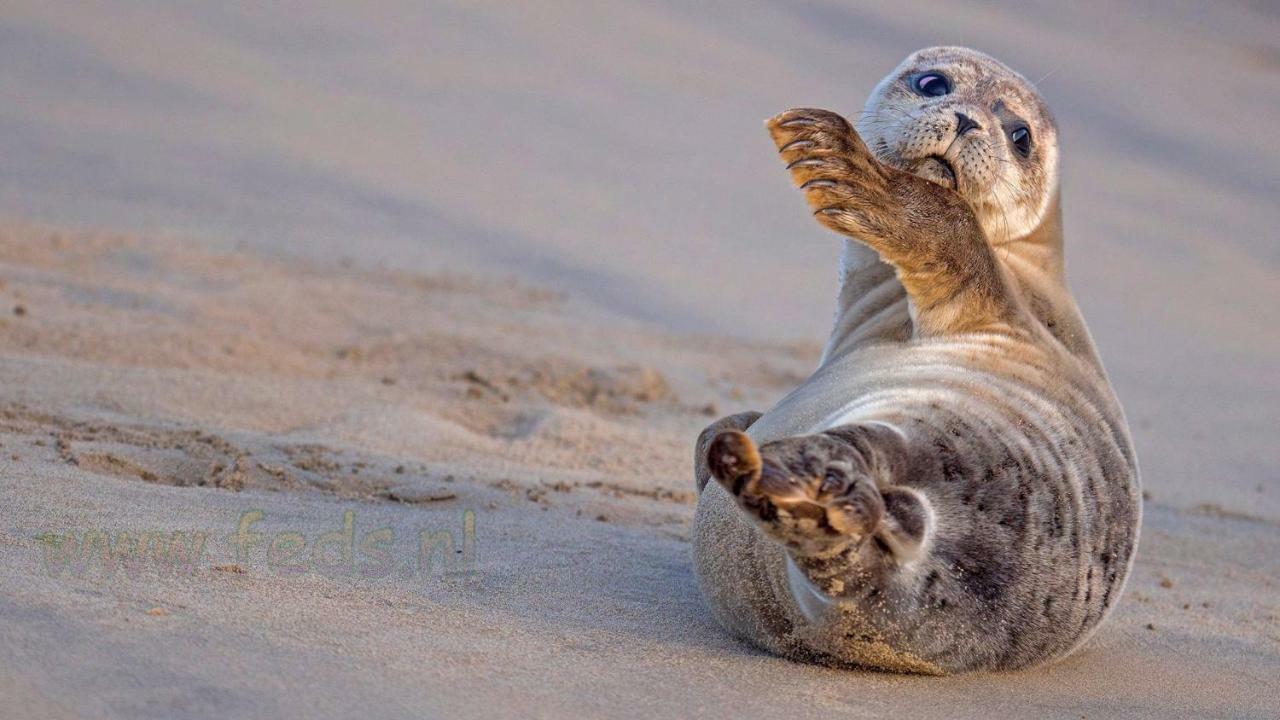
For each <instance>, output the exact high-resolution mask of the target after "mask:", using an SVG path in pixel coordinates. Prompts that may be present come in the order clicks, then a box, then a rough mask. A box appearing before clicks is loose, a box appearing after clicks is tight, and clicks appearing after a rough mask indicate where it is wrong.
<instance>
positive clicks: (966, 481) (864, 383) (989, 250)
mask: <svg viewBox="0 0 1280 720" xmlns="http://www.w3.org/2000/svg"><path fill="white" fill-rule="evenodd" d="M767 127H768V130H769V133H770V135H771V136H772V139H773V141H774V143H775V144H776V145H777V148H778V152H779V153H780V155H781V157H782V160H783V162H784V163H785V164H786V167H787V170H788V171H789V172H790V174H791V177H792V179H793V180H794V182H795V183H796V184H797V185H798V186H799V187H800V189H801V191H802V192H803V194H804V197H805V199H806V200H807V201H808V203H809V206H810V207H811V208H812V209H813V213H814V217H815V218H817V220H818V221H819V222H820V223H821V224H823V225H824V226H826V227H828V228H830V229H832V230H835V231H836V232H838V233H840V234H842V235H845V236H846V237H847V238H848V240H846V247H845V250H844V253H843V256H842V258H841V289H840V294H839V299H838V303H837V305H838V309H837V313H836V319H835V324H834V328H833V330H832V333H831V336H830V339H829V341H828V343H827V345H826V348H825V350H824V353H823V356H822V360H821V363H820V366H819V367H818V369H817V370H816V371H815V372H814V374H813V375H812V376H811V377H810V378H809V379H808V380H807V381H806V382H804V383H803V384H802V385H801V386H800V387H799V388H797V389H796V390H794V391H793V392H791V393H790V394H789V395H787V396H786V397H785V398H783V399H782V400H781V401H780V402H779V403H778V404H777V405H776V406H774V407H773V408H772V409H770V410H769V411H768V412H767V413H764V414H763V415H762V414H761V413H758V412H748V413H741V414H738V415H733V416H730V417H726V418H723V419H721V420H719V421H717V422H715V423H713V424H712V425H710V426H709V427H708V428H707V429H706V430H704V431H703V432H702V434H701V436H700V437H699V438H698V441H697V446H696V450H695V467H696V482H697V486H698V489H699V499H698V509H697V513H696V516H695V521H694V541H693V543H694V565H695V569H696V573H697V577H698V582H699V586H700V588H701V589H702V592H703V594H704V596H705V597H706V598H707V601H708V603H709V604H710V606H711V609H712V612H713V613H714V615H715V616H716V618H717V619H718V620H719V621H720V622H721V623H722V624H723V625H724V626H725V627H726V628H728V629H729V630H730V631H731V632H733V633H734V634H735V635H737V636H739V637H741V638H743V639H745V640H747V641H749V642H751V643H754V644H755V645H758V646H760V647H763V648H766V649H768V650H770V651H772V652H775V653H778V654H781V655H785V656H788V657H792V658H796V659H802V660H808V661H816V662H823V663H830V664H838V665H851V666H861V667H870V668H878V669H884V670H896V671H906V672H920V673H934V674H945V673H955V672H963V671H970V670H1011V669H1015V668H1021V667H1025V666H1028V665H1032V664H1034V663H1038V662H1043V661H1047V660H1051V659H1054V658H1059V657H1062V656H1064V655H1066V654H1068V653H1070V652H1071V651H1072V650H1074V649H1075V648H1077V647H1079V646H1080V645H1081V644H1082V643H1083V642H1084V641H1085V640H1086V639H1087V638H1088V637H1089V635H1090V634H1091V633H1092V632H1093V630H1095V629H1096V628H1097V627H1098V624H1099V623H1100V622H1101V621H1102V620H1103V618H1104V617H1105V616H1106V614H1107V612H1108V611H1109V610H1110V609H1111V608H1112V607H1114V605H1115V603H1116V600H1117V598H1118V597H1119V596H1120V593H1121V590H1122V588H1123V585H1124V581H1125V578H1126V576H1127V575H1128V572H1129V569H1130V566H1131V564H1132V562H1133V556H1134V549H1135V546H1136V542H1137V537H1138V528H1139V525H1140V521H1141V502H1140V490H1139V483H1138V468H1137V460H1136V458H1135V455H1134V451H1133V447H1132V442H1131V440H1130V438H1129V432H1128V428H1127V426H1126V423H1125V419H1124V414H1123V412H1122V410H1121V408H1120V405H1119V403H1118V401H1117V400H1116V398H1115V395H1114V393H1113V391H1112V389H1111V386H1110V383H1109V382H1108V380H1107V376H1106V373H1105V371H1104V370H1103V367H1102V364H1101V362H1100V360H1099V358H1098V355H1097V352H1096V351H1095V349H1094V345H1093V342H1092V340H1091V338H1090V336H1089V333H1088V331H1087V329H1086V327H1085V324H1084V321H1083V319H1082V318H1081V315H1080V312H1079V310H1078V308H1077V306H1076V304H1075V301H1074V300H1073V298H1072V296H1071V293H1070V291H1069V290H1068V288H1067V284H1066V280H1065V277H1064V272H1063V251H1062V248H1063V245H1062V222H1061V213H1060V209H1059V190H1058V144H1057V131H1056V128H1055V125H1054V121H1053V119H1052V117H1051V115H1050V114H1049V111H1048V108H1047V107H1046V106H1045V104H1044V102H1043V100H1042V99H1041V98H1040V96H1039V94H1038V93H1037V91H1036V90H1035V88H1034V87H1033V86H1032V84H1031V83H1029V82H1028V81H1027V80H1026V79H1025V78H1023V77H1022V76H1020V75H1018V74H1017V73H1015V72H1014V71H1012V70H1010V69H1009V68H1008V67H1006V66H1005V65H1003V64H1002V63H1000V62H998V61H996V60H995V59H993V58H991V57H989V56H987V55H984V54H982V53H979V52H976V51H973V50H970V49H967V48H959V47H938V48H930V49H926V50H921V51H919V52H916V53H914V54H912V55H911V56H910V57H908V58H907V59H906V60H905V61H904V62H903V63H902V64H901V65H899V66H898V68H897V69H895V70H894V71H893V72H892V73H890V74H889V75H888V76H887V77H886V78H885V79H884V80H883V81H882V82H881V83H880V84H879V85H878V86H877V87H876V88H875V90H874V91H873V92H872V94H871V96H870V98H869V99H868V100H867V103H866V106H865V108H864V110H863V112H862V114H861V115H860V116H859V118H858V120H857V123H856V128H855V127H854V125H853V124H851V123H849V122H848V121H846V120H845V119H844V118H842V117H840V116H839V115H837V114H835V113H832V112H828V111H825V110H816V109H797V110H790V111H788V112H785V113H783V114H781V115H778V116H777V117H775V118H773V119H771V120H769V121H768V123H767ZM711 480H715V482H710V481H711Z"/></svg>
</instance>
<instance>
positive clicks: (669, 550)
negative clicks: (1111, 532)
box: [0, 0, 1280, 718]
mask: <svg viewBox="0 0 1280 720" xmlns="http://www.w3.org/2000/svg"><path fill="white" fill-rule="evenodd" d="M276 8H277V9H275V10H273V11H261V12H258V13H256V14H250V13H249V11H247V10H241V9H230V8H225V7H223V6H222V5H221V4H208V3H191V4H186V5H179V4H171V3H165V4H151V3H134V2H123V3H121V2H116V3H109V4H96V3H42V2H25V1H24V0H18V1H17V2H14V3H10V4H7V6H6V10H5V13H4V14H3V16H0V100H2V101H3V102H0V212H2V213H4V214H6V215H7V219H4V220H3V221H0V716H2V717H58V716H69V717H79V716H89V717H99V716H101V717H159V718H172V717H213V716H217V717H300V718H312V717H328V716H339V715H345V716H351V715H358V716H362V717H406V716H414V717H422V716H427V717H435V716H440V717H530V716H535V717H536V716H558V717H563V716H583V717H595V716H608V717H666V716H707V717H722V716H730V715H732V716H748V717H756V716H759V717H792V716H795V717H823V718H830V717H832V716H840V717H844V716H850V717H883V716H887V715H890V714H894V713H900V714H905V713H910V715H911V716H912V717H921V718H931V717H938V718H955V717H1054V718H1056V717H1062V718H1079V717H1089V718H1100V717H1151V718H1175V717H1232V718H1236V717H1258V718H1269V717H1275V716H1276V715H1277V710H1278V709H1280V679H1278V678H1280V587H1277V585H1278V584H1280V452H1278V451H1277V449H1276V443H1275V440H1274V438H1275V431H1276V428H1277V425H1278V423H1277V405H1278V404H1280V362H1278V359H1280V336H1277V333H1276V332H1275V328H1276V321H1277V307H1280V279H1278V277H1277V264H1278V263H1280V256H1277V254H1276V248H1277V247H1278V245H1277V243H1276V239H1277V237H1276V232H1277V231H1276V228H1277V227H1280V217H1278V213H1277V208H1276V203H1275V197H1277V195H1280V182H1278V180H1277V177H1278V174H1277V171H1276V169H1275V168H1276V167H1278V166H1280V157H1277V152H1276V148H1275V144H1274V139H1273V138H1270V137H1269V133H1268V128H1270V127H1272V126H1274V125H1275V124H1276V123H1277V122H1280V105H1277V103H1276V98H1277V97H1280V49H1277V47H1276V45H1275V38H1276V37H1280V19H1278V18H1277V14H1276V13H1275V11H1274V8H1271V7H1270V6H1268V5H1265V4H1249V3H1220V4H1215V5H1214V6H1213V10H1212V12H1210V11H1209V10H1208V9H1205V8H1197V7H1194V6H1190V5H1182V4H1168V3H1161V4H1153V5H1149V6H1148V5H1143V4H1141V3H1139V4H1131V5H1128V6H1126V8H1124V9H1123V10H1122V9H1117V8H1112V7H1108V6H1106V5H1103V4H1097V5H1096V6H1089V5H1088V4H1085V5H1084V6H1081V5H1073V6H1072V7H1070V8H1066V7H1059V4H1052V3H1047V4H1044V5H1036V6H1031V7H1019V8H1016V9H1015V8H1013V7H999V6H998V5H996V6H993V5H988V4H983V5H977V6H955V5H950V4H947V5H943V4H940V3H939V4H934V3H920V4H918V5H916V6H915V7H913V8H912V9H911V10H909V11H908V10H885V9H876V8H872V7H857V6H846V5H828V4H825V3H812V4H809V3H806V4H782V3H779V4H765V5H760V6H756V7H753V8H752V11H751V12H747V11H744V10H741V9H738V8H713V7H707V6H699V8H698V9H692V8H688V7H684V6H683V5H681V4H675V3H673V4H670V5H663V4H648V3H646V4H640V3H615V2H600V3H590V4H579V5H574V6H555V5H543V4H538V5H536V6H535V5H532V4H530V5H526V4H523V3H518V4H517V3H511V4H502V3H495V4H493V5H492V6H486V5H484V4H481V3H475V4H468V5H462V6H457V5H450V4H446V5H433V6H431V7H430V8H428V9H422V8H420V7H418V5H417V4H415V3H404V4H403V5H395V6H393V5H391V4H380V6H379V8H380V9H379V11H377V12H373V11H368V10H365V9H361V8H359V7H357V6H356V5H354V4H353V5H352V6H350V7H348V8H345V9H343V8H338V9H334V8H327V9H321V8H316V7H310V6H304V5H302V4H292V5H289V4H281V5H277V6H276ZM938 42H959V43H964V44H970V45H973V46H975V47H979V48H982V49H986V50H988V51H990V52H992V53H993V54H995V55H997V56H999V57H1001V58H1003V59H1005V60H1007V61H1008V62H1010V64H1012V65H1014V66H1015V67H1018V68H1019V69H1022V70H1024V71H1025V72H1026V74H1027V75H1028V76H1030V77H1032V78H1033V79H1036V78H1038V77H1040V76H1042V75H1045V74H1050V77H1047V78H1045V80H1044V82H1043V83H1042V87H1043V88H1044V92H1045V94H1046V95H1047V96H1048V98H1049V101H1050V104H1051V106H1053V107H1054V108H1055V109H1056V110H1057V112H1058V115H1059V121H1060V123H1061V125H1062V127H1063V132H1062V134H1063V137H1064V141H1065V143H1066V147H1067V151H1066V152H1067V155H1066V168H1065V171H1066V173H1067V176H1066V180H1065V191H1066V203H1065V205H1066V217H1067V226H1068V242H1069V244H1070V248H1069V257H1070V260H1071V277H1072V279H1073V283H1074V285H1075V287H1076V290H1077V295H1078V296H1079V298H1080V300H1081V303H1082V304H1083V305H1084V308H1085V312H1086V315H1087V317H1088V319H1089V320H1090V323H1091V327H1092V328H1093V329H1094V332H1095V335H1096V336H1097V339H1098V341H1099V344H1100V346H1101V349H1102V353H1103V356H1104V358H1105V360H1106V361H1107V363H1108V366H1109V368H1110V369H1111V371H1112V374H1113V376H1114V379H1115V383H1116V386H1117V389H1118V391H1119V394H1120V396H1121V399H1122V401H1124V403H1125V405H1126V408H1127V409H1128V412H1129V416H1130V419H1131V421H1132V423H1133V426H1134V433H1135V437H1136V440H1137V445H1138V450H1139V455H1140V458H1141V461H1142V466H1143V470H1144V482H1145V485H1146V488H1147V489H1148V491H1149V493H1150V500H1149V501H1148V503H1147V505H1146V518H1145V522H1146V524H1145V527H1144V532H1143V537H1142V543H1141V546H1140V548H1139V556H1138V562H1137V565H1136V568H1135V572H1134V575H1133V577H1132V579H1131V581H1130V583H1129V586H1128V589H1127V591H1126V594H1125V597H1124V599H1123V600H1122V601H1121V604H1120V606H1119V608H1118V609H1117V611H1116V612H1115V614H1114V615H1113V616H1112V618H1111V620H1110V621H1109V622H1108V624H1106V625H1105V626H1104V627H1103V628H1102V630H1101V631H1100V632H1099V633H1098V635H1097V636H1096V637H1095V639H1094V640H1093V641H1091V642H1090V644H1089V645H1088V646H1087V647H1086V649H1085V650H1084V651H1083V652H1081V653H1079V654H1077V655H1075V656H1073V657H1071V658H1069V659H1067V660H1064V661H1062V662H1060V663H1057V664H1055V665H1053V666H1050V667H1046V668H1039V669H1034V670H1030V671H1025V672H1021V673H1015V674H1008V675H977V676H967V677H959V678H943V679H937V678H915V677H900V676H892V675H884V674H876V673H858V672H849V671H840V670H831V669H825V668H819V667H809V666H803V665H797V664H794V663H790V662H787V661H784V660H779V659H776V658H772V657H769V656H767V655H763V654H760V653H759V652H756V651H754V650H752V649H751V648H749V647H746V646H744V645H742V644H740V643H738V642H736V641H734V640H733V639H731V638H729V637H728V636H726V635H725V634H724V633H723V631H721V630H720V628H718V627H717V626H716V625H715V624H714V623H713V622H711V621H710V620H709V618H708V617H707V616H706V612H705V610H704V608H703V605H702V602H701V599H700V598H699V596H698V593H697V590H696V588H695V586H694V582H693V577H692V573H691V570H690V566H689V545H688V530H689V521H690V519H691V515H692V509H693V496H692V494H691V490H692V478H691V475H692V472H691V458H690V456H689V455H690V450H691V445H692V440H693V438H694V436H695V435H696V433H697V431H698V430H699V429H700V428H701V427H702V426H703V425H705V424H706V423H707V422H708V421H709V420H711V419H713V418H714V417H715V416H718V415H719V414H725V413H729V412H734V411H737V410H740V409H746V408H757V409H764V408H766V407H767V406H768V405H769V404H770V403H772V402H773V401H774V400H776V399H777V398H778V397H779V396H780V395H781V394H782V393H784V392H786V391H787V390H788V389H790V388H791V387H793V386H794V385H795V384H796V383H798V382H800V380H801V379H803V377H804V376H805V375H806V374H807V372H808V371H809V370H810V369H811V368H812V366H813V364H814V362H815V361H816V357H817V353H818V348H819V342H820V341H821V340H822V331H823V329H824V328H823V325H824V324H825V321H826V320H827V318H829V316H830V315H829V314H830V307H831V302H832V298H833V296H834V292H835V288H834V275H835V273H834V269H833V266H834V262H835V257H836V254H837V251H838V245H837V243H836V242H835V241H834V240H833V239H832V238H831V237H829V236H828V235H826V234H824V233H823V232H822V231H821V230H820V229H818V228H816V227H814V226H812V225H811V224H810V222H809V221H808V219H807V217H806V214H805V213H804V212H803V210H802V205H801V203H800V201H799V200H798V199H797V198H795V197H794V196H793V194H792V193H790V191H789V190H788V189H787V181H786V178H785V176H784V175H783V174H781V173H779V171H778V169H777V167H776V162H775V159H774V158H773V157H772V153H771V152H770V150H769V147H768V143H767V140H766V138H765V137H764V134H763V131H762V130H761V128H760V123H759V119H760V118H764V117H766V116H768V115H770V114H772V113H774V112H776V111H778V110H779V109H782V108H784V107H786V106H789V105H798V104H814V105H825V106H829V107H833V108H836V109H840V110H844V111H846V112H847V111H852V110H854V109H856V108H857V106H858V105H859V104H860V103H861V98H862V97H864V96H865V94H866V92H867V91H868V90H869V89H870V87H871V86H872V84H873V83H874V82H875V80H876V79H878V77H879V76H880V74H882V73H883V72H884V71H886V70H887V69H888V68H890V67H892V66H893V65H894V64H896V63H897V61H898V60H899V59H900V58H901V56H903V55H905V54H906V52H908V51H910V50H911V49H914V48H915V47H919V46H923V45H927V44H933V43H938ZM1117 67H1120V68H1122V69H1123V70H1122V71H1117ZM1206 108H1208V110H1206ZM85 228H88V229H85ZM761 288H767V290H766V291H762V290H761ZM253 510H260V511H261V512H262V513H263V516H262V519H261V520H260V521H258V522H257V523H256V524H255V525H253V526H252V528H251V532H253V533H257V534H258V535H260V536H261V538H262V542H261V543H260V544H258V545H256V546H254V548H253V551H252V552H251V553H250V554H249V555H248V556H245V557H237V556H236V553H235V550H234V546H233V545H232V543H231V542H230V540H229V536H231V535H232V534H233V533H235V531H236V528H237V524H238V523H239V522H240V520H241V518H242V516H243V515H244V513H246V512H250V511H253ZM347 511H351V512H352V522H353V526H352V531H351V533H352V534H351V536H352V538H353V544H354V545H355V546H356V548H355V551H354V552H353V556H354V559H355V561H356V562H357V563H358V564H359V568H364V569H365V570H366V571H367V570H369V569H373V570H378V569H379V568H382V567H384V565H381V564H379V562H378V561H379V560H381V559H385V560H386V561H388V562H389V563H390V564H389V565H385V568H386V569H387V570H388V571H389V572H388V573H387V574H386V575H385V576H378V577H370V576H367V575H366V574H365V573H364V572H363V571H362V570H360V569H357V570H356V571H355V572H354V573H352V572H349V571H348V570H349V567H348V568H344V569H338V568H329V569H328V572H327V573H318V572H309V573H300V572H290V571H289V570H288V569H287V568H285V567H284V566H285V565H289V564H291V563H290V562H286V561H288V560H290V559H292V560H298V559H305V558H311V557H313V556H312V553H313V551H314V548H315V546H316V544H317V541H318V540H320V539H321V538H322V537H324V536H325V534H326V533H330V534H332V533H339V531H342V530H343V521H344V513H345V512H347ZM468 518H471V519H473V520H474V528H475V529H474V534H471V533H469V532H468V530H467V527H468V526H467V523H468V522H469V520H468ZM94 531H101V532H103V533H107V534H108V538H107V542H108V543H115V545H116V546H117V547H123V546H122V545H120V543H119V535H118V533H120V532H127V533H130V534H131V535H130V537H131V538H133V539H136V538H137V537H138V536H139V535H140V534H142V533H151V535H149V536H148V537H149V538H151V541H152V543H153V546H152V550H153V551H154V549H155V545H154V543H156V542H157V538H160V537H167V538H169V539H170V540H171V539H172V536H171V533H173V532H175V531H177V532H182V533H186V534H187V538H188V539H190V538H192V537H194V536H193V535H192V533H198V532H203V533H205V545H204V554H203V555H202V556H201V557H200V559H199V561H197V562H194V563H192V564H191V565H190V566H185V565H184V566H182V567H180V568H179V570H180V571H179V572H173V571H171V570H170V568H168V566H167V565H166V564H165V563H163V562H157V561H154V560H153V559H144V560H141V561H129V560H121V561H119V562H118V564H117V565H115V566H104V565H103V564H102V563H101V562H97V561H94V562H90V563H88V564H87V565H85V564H84V563H72V564H71V565H69V566H66V567H64V568H63V569H62V571H61V572H56V570H57V569H58V568H59V567H61V566H60V565H59V564H58V558H60V557H63V556H62V555H61V554H60V553H61V552H62V551H64V550H67V549H69V548H72V547H73V546H72V545H71V544H70V543H68V542H67V541H66V538H67V537H68V536H70V537H72V538H73V539H74V540H75V541H76V543H77V544H76V545H75V546H74V548H75V550H76V552H77V553H78V552H79V550H80V549H82V547H81V545H80V544H79V543H83V541H84V540H85V533H86V532H89V533H91V535H90V537H91V538H93V537H94V536H93V535H92V533H93V532H94ZM378 531H389V533H388V534H387V536H385V537H388V538H389V539H388V540H387V542H386V543H385V544H384V545H378V544H377V543H376V541H377V540H378V538H380V537H384V536H379V535H377V533H378ZM423 532H426V533H428V535H427V537H428V539H429V541H430V543H435V544H434V545H432V544H430V543H429V545H428V546H429V547H431V548H434V549H435V550H438V551H439V552H438V553H437V554H433V555H431V559H432V561H433V565H432V568H433V569H432V570H431V571H430V572H427V571H426V569H424V568H419V567H418V565H417V557H418V550H419V548H420V541H421V534H422V533H423ZM290 533H293V534H296V535H290ZM440 533H447V535H448V537H449V539H450V542H452V543H453V546H452V547H451V548H449V549H452V550H453V551H454V552H453V553H452V556H453V560H452V561H451V562H450V563H446V564H447V566H448V567H449V568H450V569H451V570H452V572H449V573H446V574H442V573H441V572H440V566H441V561H440V558H441V557H442V556H445V555H447V554H448V553H447V552H446V548H445V545H444V541H443V540H442V539H441V538H442V535H440ZM40 538H43V539H40ZM335 539H336V542H329V541H333V540H335ZM59 540H61V542H62V544H59V543H58V541H59ZM341 540H342V537H341V534H340V533H339V534H338V535H336V536H335V535H330V536H329V540H327V541H322V542H321V544H324V543H325V542H329V548H328V549H329V550H333V549H334V548H333V547H332V546H333V545H335V544H336V545H338V546H339V550H340V546H341V545H342V542H341ZM272 541H277V542H278V543H279V546H278V549H279V550H280V552H279V553H278V554H277V557H276V558H275V559H276V560H277V561H279V562H277V563H276V564H274V565H273V564H272V563H271V562H269V560H268V551H269V548H268V545H269V544H270V543H271V542H272ZM295 541H296V542H300V543H304V544H305V549H304V550H303V551H301V552H300V553H291V552H290V550H291V547H290V546H289V543H290V542H295ZM362 542H368V543H372V544H370V545H364V546H361V543H362ZM89 547H91V548H94V551H93V552H91V553H90V557H94V556H96V555H95V553H97V552H98V549H99V548H101V547H102V546H101V545H97V544H94V541H93V540H92V539H91V541H90V543H89ZM170 549H172V546H171V547H170ZM380 552H384V553H385V554H384V555H380V554H379V553H380ZM68 557H70V556H68ZM335 557H336V558H337V559H343V556H342V554H341V552H337V553H336V555H335V553H330V552H326V553H325V554H324V555H323V556H322V557H321V559H322V560H324V559H325V558H328V559H330V560H332V559H334V558H335ZM50 562H52V563H53V565H52V566H51V565H50V564H49V563H50ZM51 569H52V571H51ZM319 569H321V570H324V569H325V568H323V567H322V568H319ZM375 574H377V575H381V574H382V573H375Z"/></svg>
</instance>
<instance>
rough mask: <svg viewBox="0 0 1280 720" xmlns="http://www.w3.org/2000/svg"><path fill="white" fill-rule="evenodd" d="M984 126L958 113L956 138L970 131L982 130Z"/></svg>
mask: <svg viewBox="0 0 1280 720" xmlns="http://www.w3.org/2000/svg"><path fill="white" fill-rule="evenodd" d="M981 129H982V126H981V125H979V124H978V123H976V122H974V121H973V118H971V117H969V116H968V115H965V114H964V113H962V112H958V113H956V137H959V136H961V135H963V134H965V133H967V132H969V131H970V130H981Z"/></svg>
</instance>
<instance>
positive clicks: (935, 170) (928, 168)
mask: <svg viewBox="0 0 1280 720" xmlns="http://www.w3.org/2000/svg"><path fill="white" fill-rule="evenodd" d="M916 172H917V174H918V175H920V176H922V177H924V178H925V179H926V180H932V181H934V182H936V183H938V184H939V185H945V186H947V187H949V188H951V189H952V190H956V189H958V187H959V183H958V182H957V181H956V169H955V166H954V165H952V164H951V161H949V160H947V159H946V158H944V157H942V156H941V155H930V156H929V157H927V158H925V159H924V162H923V163H922V164H921V165H920V168H919V169H918V170H917V171H916Z"/></svg>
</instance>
